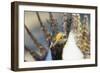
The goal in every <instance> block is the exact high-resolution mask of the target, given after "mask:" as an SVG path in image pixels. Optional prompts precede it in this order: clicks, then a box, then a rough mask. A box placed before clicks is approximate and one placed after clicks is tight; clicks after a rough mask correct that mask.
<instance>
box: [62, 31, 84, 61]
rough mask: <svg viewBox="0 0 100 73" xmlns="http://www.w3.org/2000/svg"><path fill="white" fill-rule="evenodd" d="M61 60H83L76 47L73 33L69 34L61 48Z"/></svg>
mask: <svg viewBox="0 0 100 73" xmlns="http://www.w3.org/2000/svg"><path fill="white" fill-rule="evenodd" d="M62 58H63V60H79V59H83V54H82V52H81V51H80V49H79V48H78V47H77V45H76V42H75V39H74V33H73V32H72V31H71V32H70V33H69V37H68V41H67V42H66V44H65V46H64V48H63V54H62Z"/></svg>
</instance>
